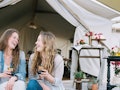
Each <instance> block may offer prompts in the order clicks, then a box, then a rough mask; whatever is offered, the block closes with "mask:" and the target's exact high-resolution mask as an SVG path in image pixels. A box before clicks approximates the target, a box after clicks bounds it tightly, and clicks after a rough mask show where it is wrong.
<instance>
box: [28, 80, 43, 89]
mask: <svg viewBox="0 0 120 90" xmlns="http://www.w3.org/2000/svg"><path fill="white" fill-rule="evenodd" d="M27 90H42V87H41V86H40V84H39V83H38V82H37V80H34V79H32V80H30V81H29V82H28V85H27Z"/></svg>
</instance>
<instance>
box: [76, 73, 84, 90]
mask: <svg viewBox="0 0 120 90" xmlns="http://www.w3.org/2000/svg"><path fill="white" fill-rule="evenodd" d="M74 78H75V82H76V89H77V90H80V89H81V82H80V80H81V79H83V78H85V73H84V72H82V71H77V72H75V73H74Z"/></svg>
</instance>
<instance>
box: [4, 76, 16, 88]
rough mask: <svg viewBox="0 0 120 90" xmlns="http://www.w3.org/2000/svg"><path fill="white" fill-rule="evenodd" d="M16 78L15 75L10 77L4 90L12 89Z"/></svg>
mask: <svg viewBox="0 0 120 90" xmlns="http://www.w3.org/2000/svg"><path fill="white" fill-rule="evenodd" d="M16 80H17V77H16V76H13V77H11V78H10V79H9V81H8V83H7V85H6V87H5V90H13V86H14V84H15V81H16Z"/></svg>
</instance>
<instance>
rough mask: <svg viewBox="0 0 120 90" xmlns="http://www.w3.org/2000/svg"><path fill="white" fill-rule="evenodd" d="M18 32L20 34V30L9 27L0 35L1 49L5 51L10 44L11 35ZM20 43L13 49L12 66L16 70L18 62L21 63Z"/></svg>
mask: <svg viewBox="0 0 120 90" xmlns="http://www.w3.org/2000/svg"><path fill="white" fill-rule="evenodd" d="M14 32H16V33H17V34H18V35H19V32H18V31H17V30H16V29H13V28H11V29H7V30H6V31H5V32H4V33H3V34H2V36H1V37H0V50H1V51H4V50H5V49H6V48H7V45H8V39H9V38H10V37H11V35H12V34H13V33H14ZM19 50H20V49H19V45H17V46H16V47H15V49H13V51H12V66H13V69H14V71H16V69H17V67H18V64H19Z"/></svg>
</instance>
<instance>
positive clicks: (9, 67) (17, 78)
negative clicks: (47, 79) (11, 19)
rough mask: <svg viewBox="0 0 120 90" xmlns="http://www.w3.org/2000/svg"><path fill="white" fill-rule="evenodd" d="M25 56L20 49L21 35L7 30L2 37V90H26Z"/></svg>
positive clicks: (0, 45) (0, 87)
mask: <svg viewBox="0 0 120 90" xmlns="http://www.w3.org/2000/svg"><path fill="white" fill-rule="evenodd" d="M25 76H26V62H25V54H24V52H23V51H21V50H20V49H19V33H18V31H17V30H16V29H13V28H11V29H7V30H6V31H5V32H4V33H3V34H2V36H1V37H0V90H26V87H25V82H24V80H25Z"/></svg>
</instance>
